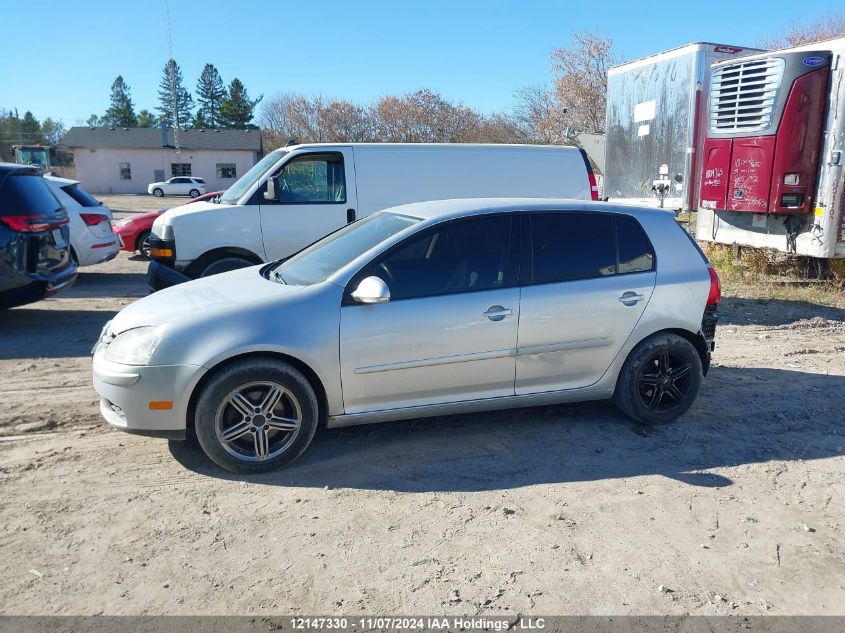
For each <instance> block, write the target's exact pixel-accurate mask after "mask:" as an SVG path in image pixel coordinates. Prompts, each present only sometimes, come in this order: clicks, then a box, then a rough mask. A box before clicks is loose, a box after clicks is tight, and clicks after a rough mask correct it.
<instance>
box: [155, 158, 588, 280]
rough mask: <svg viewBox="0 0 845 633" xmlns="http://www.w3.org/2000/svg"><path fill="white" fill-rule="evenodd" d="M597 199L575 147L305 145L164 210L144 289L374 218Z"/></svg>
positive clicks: (285, 249) (271, 256) (262, 258)
mask: <svg viewBox="0 0 845 633" xmlns="http://www.w3.org/2000/svg"><path fill="white" fill-rule="evenodd" d="M479 197H482V198H518V197H523V198H524V197H531V198H575V199H583V200H590V199H593V200H595V199H597V197H598V189H597V187H596V183H595V178H594V176H593V172H592V169H591V168H590V162H589V160H588V159H587V156H586V154H585V153H584V152H583V150H579V149H578V148H575V147H560V146H541V145H458V144H388V143H384V144H380V143H361V144H358V143H349V144H322V143H321V144H308V145H291V146H287V147H284V148H281V149H277V150H275V151H273V152H271V153H269V154H267V156H265V157H264V158H262V159H261V160H260V161H259V162H258V163H257V164H256V165H255V166H254V167H253V168H252V169H250V170H249V171H248V172H246V173H245V174H244V175H243V176H242V177H241V178H240V179H239V180H238V181H237V182H235V184H234V185H232V186H231V187H230V188H229V189H227V190H226V191H225V192H224V193H223V195H222V196H221V197H220V199H218V200H215V201H214V202H204V203H197V204H192V205H186V206H183V207H177V208H174V209H170V210H169V211H167V212H166V213H164V214H162V215H161V216H160V217H158V218H157V219H156V221H155V224H153V230H152V238H151V240H150V247H151V248H150V254H151V257H152V261H151V262H150V269H149V273H148V283H149V285H150V287H151V288H152V289H153V290H158V289H160V288H164V287H166V286H170V285H173V284H175V283H180V282H182V281H186V280H187V279H195V278H198V277H206V276H208V275H213V274H216V273H220V272H225V271H227V270H233V269H235V268H242V267H245V266H251V265H254V264H260V263H261V262H266V261H272V260H275V259H280V258H283V257H288V256H289V255H292V254H293V253H295V252H297V251H299V250H300V249H302V248H303V247H305V246H307V245H308V244H310V243H311V242H314V241H315V240H317V239H319V238H321V237H322V236H324V235H326V234H327V233H330V232H332V231H334V230H335V229H338V228H340V227H341V226H343V225H344V224H347V223H349V222H354V221H355V220H356V219H358V218H362V217H365V216H367V215H370V214H371V213H375V212H376V211H380V210H382V209H386V208H388V207H393V206H397V205H400V204H405V203H409V202H422V201H426V200H445V199H449V198H479Z"/></svg>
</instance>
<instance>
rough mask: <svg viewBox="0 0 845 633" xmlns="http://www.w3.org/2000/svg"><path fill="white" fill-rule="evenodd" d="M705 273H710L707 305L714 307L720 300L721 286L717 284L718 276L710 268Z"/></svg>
mask: <svg viewBox="0 0 845 633" xmlns="http://www.w3.org/2000/svg"><path fill="white" fill-rule="evenodd" d="M707 272H708V273H710V294H708V295H707V305H714V304H716V303H719V300H720V299H721V298H722V284H720V283H719V275H717V274H716V271H715V270H713V268H712V267H711V268H708V269H707Z"/></svg>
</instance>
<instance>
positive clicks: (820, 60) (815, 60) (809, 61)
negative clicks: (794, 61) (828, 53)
mask: <svg viewBox="0 0 845 633" xmlns="http://www.w3.org/2000/svg"><path fill="white" fill-rule="evenodd" d="M803 61H804V65H805V66H821V65H822V64H824V61H825V60H824V57H805V58H804V60H803Z"/></svg>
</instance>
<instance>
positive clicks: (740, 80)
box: [710, 57, 784, 134]
mask: <svg viewBox="0 0 845 633" xmlns="http://www.w3.org/2000/svg"><path fill="white" fill-rule="evenodd" d="M783 69H784V61H783V59H780V58H777V57H769V58H767V59H755V60H751V61H746V62H735V63H732V64H723V65H720V66H718V67H717V68H716V69H715V70H714V71H713V78H712V83H711V84H710V132H711V133H716V134H718V133H720V132H721V133H724V132H759V131H761V130H765V129H766V128H767V127H769V125H770V124H771V122H772V111H773V110H774V107H775V102H776V101H777V94H778V90H779V89H780V84H781V80H782V79H783Z"/></svg>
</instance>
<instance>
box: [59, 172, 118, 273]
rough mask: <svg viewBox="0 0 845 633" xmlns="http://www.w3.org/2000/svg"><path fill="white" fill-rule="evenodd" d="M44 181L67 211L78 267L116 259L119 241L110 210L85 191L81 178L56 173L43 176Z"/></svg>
mask: <svg viewBox="0 0 845 633" xmlns="http://www.w3.org/2000/svg"><path fill="white" fill-rule="evenodd" d="M44 180H45V181H46V182H47V184H48V185H49V187H50V190H51V191H52V192H53V195H55V196H56V197H57V198H58V199H59V202H61V203H62V206H63V207H64V208H65V209H66V210H67V216H68V222H69V224H70V254H71V257H72V258H73V260H74V261H75V262H76V263H77V264H78V265H79V266H92V265H94V264H99V263H101V262H107V261H109V260H110V259H114V258H115V256H117V253H118V251H119V250H120V241H119V240H118V239H117V236H116V235H115V234H114V232H113V231H112V226H111V220H112V213H111V210H110V209H109V208H108V207H107V206H105V205H104V204H103V203H102V202H100V201H99V200H96V199H95V198H94V197H93V196H92V195H91V194H90V193H88V192H87V191H85V189H83V188H82V187H81V186H80V184H79V181H78V180H68V179H67V178H58V177H57V176H44Z"/></svg>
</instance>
